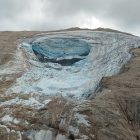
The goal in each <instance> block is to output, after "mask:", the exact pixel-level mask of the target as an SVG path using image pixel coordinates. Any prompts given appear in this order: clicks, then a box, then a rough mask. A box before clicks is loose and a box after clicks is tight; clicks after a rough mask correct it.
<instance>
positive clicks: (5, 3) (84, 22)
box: [0, 0, 140, 36]
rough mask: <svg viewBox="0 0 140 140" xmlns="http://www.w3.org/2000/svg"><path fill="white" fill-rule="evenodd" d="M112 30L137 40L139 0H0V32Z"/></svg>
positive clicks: (139, 13)
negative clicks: (132, 35) (135, 37)
mask: <svg viewBox="0 0 140 140" xmlns="http://www.w3.org/2000/svg"><path fill="white" fill-rule="evenodd" d="M70 27H81V28H90V29H94V28H98V27H104V28H113V29H117V30H121V31H125V32H130V33H132V34H135V35H139V36H140V0H0V30H1V31H4V30H13V31H19V30H56V29H66V28H70Z"/></svg>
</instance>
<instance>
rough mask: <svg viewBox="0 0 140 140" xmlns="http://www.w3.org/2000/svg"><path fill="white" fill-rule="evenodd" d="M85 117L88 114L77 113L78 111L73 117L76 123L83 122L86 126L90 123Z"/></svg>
mask: <svg viewBox="0 0 140 140" xmlns="http://www.w3.org/2000/svg"><path fill="white" fill-rule="evenodd" d="M87 117H88V116H86V115H83V114H79V113H76V114H75V115H74V118H76V119H77V123H78V124H84V125H86V126H90V124H89V123H88V121H87V120H86V118H87Z"/></svg>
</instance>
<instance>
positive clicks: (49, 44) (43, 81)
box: [9, 31, 140, 99]
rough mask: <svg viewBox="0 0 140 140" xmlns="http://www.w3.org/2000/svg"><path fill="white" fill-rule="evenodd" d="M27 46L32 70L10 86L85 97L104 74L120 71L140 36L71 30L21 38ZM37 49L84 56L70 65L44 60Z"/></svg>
mask: <svg viewBox="0 0 140 140" xmlns="http://www.w3.org/2000/svg"><path fill="white" fill-rule="evenodd" d="M18 45H19V47H23V48H25V49H27V52H28V54H29V56H30V59H27V60H26V61H28V62H29V63H30V64H31V66H32V67H31V70H28V72H26V73H24V74H23V75H22V77H21V78H18V79H17V81H16V84H15V85H14V86H13V87H12V88H11V89H10V90H9V91H10V92H14V93H24V94H29V93H40V94H45V95H58V94H60V95H62V96H64V97H67V96H70V97H71V96H74V97H75V98H78V99H86V98H88V97H89V96H90V95H91V94H93V93H94V91H95V90H96V89H97V88H98V86H99V82H100V80H101V78H102V77H103V76H112V75H114V74H117V73H118V72H119V70H120V68H121V67H122V66H123V65H124V64H125V63H126V62H127V61H128V60H129V59H130V58H131V57H132V55H131V54H129V50H130V48H136V47H138V46H140V38H139V37H134V36H129V35H125V34H119V33H118V34H117V33H107V32H93V31H72V32H61V33H46V34H40V35H35V36H34V37H32V38H28V39H23V40H20V41H18ZM34 51H36V52H38V53H40V54H42V55H44V56H45V57H47V58H49V59H56V60H64V59H72V58H81V60H80V61H78V62H75V63H74V64H72V65H69V66H62V65H60V64H58V63H52V62H48V63H47V62H46V63H41V62H39V61H38V60H37V57H36V56H35V54H34Z"/></svg>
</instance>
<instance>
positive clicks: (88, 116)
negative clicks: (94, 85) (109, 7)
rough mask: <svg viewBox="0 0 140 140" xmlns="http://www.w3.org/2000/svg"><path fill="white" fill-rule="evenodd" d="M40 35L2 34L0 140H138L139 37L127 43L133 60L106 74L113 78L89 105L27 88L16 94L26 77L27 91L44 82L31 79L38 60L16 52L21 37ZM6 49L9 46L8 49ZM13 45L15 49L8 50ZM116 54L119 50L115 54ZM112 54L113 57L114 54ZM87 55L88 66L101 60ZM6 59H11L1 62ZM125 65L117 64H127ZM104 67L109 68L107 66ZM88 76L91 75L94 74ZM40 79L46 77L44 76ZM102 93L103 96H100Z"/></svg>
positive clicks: (103, 82) (106, 80)
mask: <svg viewBox="0 0 140 140" xmlns="http://www.w3.org/2000/svg"><path fill="white" fill-rule="evenodd" d="M36 33H39V32H1V36H0V43H1V45H0V49H1V48H4V51H1V52H0V53H2V55H1V57H0V62H1V66H0V76H1V79H0V96H1V98H0V112H1V115H0V139H2V140H18V139H23V140H29V139H31V140H46V139H47V140H67V139H71V140H74V139H75V140H76V139H77V140H94V139H95V140H139V139H140V129H139V125H140V103H139V102H140V94H139V93H140V88H139V87H140V84H139V83H140V78H139V76H140V73H139V72H140V48H135V49H134V48H133V47H138V46H139V38H137V37H132V38H131V37H130V36H127V41H126V42H125V43H126V46H128V50H129V49H130V48H133V49H131V50H130V53H131V54H133V58H132V59H131V60H130V61H129V62H128V63H127V64H125V65H124V66H123V67H122V69H121V70H120V73H119V74H118V75H114V76H110V75H112V73H111V74H110V75H108V76H110V77H103V78H102V80H101V81H100V86H99V88H98V90H97V91H96V92H95V94H92V95H93V96H90V97H89V99H90V100H77V99H75V98H72V97H69V96H67V97H62V96H61V95H60V94H58V95H55V96H47V95H45V94H40V93H39V92H38V93H36V90H33V92H29V93H28V92H26V89H25V88H23V89H22V90H21V91H20V92H16V91H15V92H12V89H13V87H15V86H17V85H16V83H18V82H19V81H20V82H21V79H22V77H24V79H23V80H24V81H23V83H20V84H21V85H22V84H25V83H26V86H25V87H26V88H28V87H29V83H34V82H35V81H38V79H39V78H40V77H36V75H34V78H32V77H31V78H30V77H29V72H30V71H31V70H32V68H33V63H32V62H31V61H30V62H29V61H27V60H29V59H31V57H32V60H34V61H36V62H37V58H36V57H35V56H33V55H30V54H29V53H28V51H27V50H26V49H23V48H17V47H16V45H15V44H14V43H13V42H14V41H16V40H17V39H18V38H22V37H24V36H26V37H29V36H30V35H34V34H36ZM119 35H120V36H121V35H122V34H117V37H119ZM114 36H115V34H114ZM122 36H123V35H122ZM125 39H126V38H125ZM125 39H124V40H125ZM129 39H130V40H129ZM97 40H98V39H97ZM128 40H129V41H128ZM121 42H122V41H121ZM121 42H120V45H119V46H120V49H119V48H118V50H119V51H120V53H121V51H123V52H124V48H125V49H126V48H127V47H124V48H123V47H121V46H122V45H124V43H122V44H121ZM2 44H5V47H3V45H2ZM10 44H11V48H10V47H8V46H9V45H10ZM104 44H105V43H104ZM96 45H97V44H96ZM97 46H98V45H97ZM98 47H99V49H100V50H101V51H103V50H102V49H101V48H102V47H103V48H104V47H105V46H104V45H103V46H100V45H99V46H98ZM109 47H111V46H109ZM114 48H115V47H114ZM122 48H123V49H122ZM95 49H96V48H94V47H93V49H92V50H91V52H90V53H93V51H94V52H95ZM11 50H12V51H13V54H12V55H11V54H9V53H11ZM118 50H116V52H117V51H118ZM96 51H97V50H96ZM104 51H105V53H107V49H105V48H104ZM113 51H115V50H114V49H113ZM4 53H6V54H4ZM109 53H110V55H109V56H110V58H111V52H109ZM120 53H119V55H117V56H116V57H114V58H116V60H122V59H118V57H120ZM89 55H90V56H89V57H90V61H93V60H94V59H95V58H96V59H97V60H98V55H96V54H95V56H94V57H92V55H91V54H89ZM128 55H129V56H127V57H125V58H128V59H127V60H129V58H131V56H132V55H130V54H128ZM5 56H8V58H6V59H3V58H4V57H5ZM123 56H125V55H123ZM120 58H121V57H120ZM9 60H10V61H9ZM17 60H18V61H17ZM114 60H115V59H114ZM123 60H124V59H123ZM123 60H122V61H123ZM108 61H109V60H108ZM122 61H121V63H118V64H121V65H123V64H124V63H122ZM98 62H101V61H98ZM102 62H104V63H107V62H106V61H102ZM110 62H111V61H109V62H108V63H110ZM118 62H119V61H118ZM125 62H126V61H125ZM2 64H4V65H2ZM92 64H93V63H92ZM96 64H97V63H96ZM102 64H103V63H102ZM112 64H114V63H112ZM42 65H43V66H42ZM44 65H45V63H43V64H41V65H40V64H39V63H36V64H35V67H39V69H40V67H41V66H42V68H44ZM94 66H95V65H94ZM96 66H98V65H96ZM104 66H105V65H104ZM45 67H47V66H45ZM53 67H54V66H53ZM55 68H58V67H55ZM59 68H60V67H59ZM89 68H90V70H94V68H93V66H92V65H89ZM111 70H113V69H111ZM118 70H119V69H117V72H118ZM77 72H78V71H77ZM100 72H101V71H100ZM117 72H116V73H115V74H117ZM89 73H90V74H92V71H89ZM113 74H114V73H113ZM23 75H24V76H23ZM25 75H26V78H25ZM40 75H43V74H42V73H40ZM21 76H22V77H21ZM43 76H44V75H43ZM103 76H107V75H103ZM19 77H21V78H19ZM47 84H49V83H47ZM38 88H39V87H38ZM37 90H39V89H37ZM17 91H18V88H17ZM40 91H41V90H40ZM25 93H26V94H25ZM99 94H100V95H102V96H100V97H98V95H99Z"/></svg>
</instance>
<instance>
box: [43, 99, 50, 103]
mask: <svg viewBox="0 0 140 140" xmlns="http://www.w3.org/2000/svg"><path fill="white" fill-rule="evenodd" d="M50 101H51V99H47V100H45V101H43V103H44V104H48V103H49V102H50Z"/></svg>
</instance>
